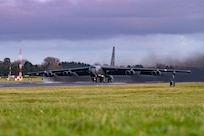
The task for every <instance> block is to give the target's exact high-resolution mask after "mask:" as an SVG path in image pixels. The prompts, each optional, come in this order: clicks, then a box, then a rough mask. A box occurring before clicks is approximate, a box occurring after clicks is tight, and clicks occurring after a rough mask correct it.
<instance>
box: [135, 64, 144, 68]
mask: <svg viewBox="0 0 204 136" xmlns="http://www.w3.org/2000/svg"><path fill="white" fill-rule="evenodd" d="M135 68H144V66H143V65H141V64H137V65H135Z"/></svg>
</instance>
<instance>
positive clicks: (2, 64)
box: [0, 57, 89, 76]
mask: <svg viewBox="0 0 204 136" xmlns="http://www.w3.org/2000/svg"><path fill="white" fill-rule="evenodd" d="M19 63H20V61H14V62H11V59H10V58H4V60H3V61H0V76H8V75H9V73H10V71H11V74H12V75H18V74H19ZM83 66H89V64H85V63H82V62H74V61H71V62H60V60H59V59H58V58H55V57H46V58H45V59H44V60H43V62H42V64H35V65H34V64H32V63H31V62H30V61H28V60H23V74H24V75H25V74H26V73H28V72H36V71H45V70H54V69H64V68H74V67H83Z"/></svg>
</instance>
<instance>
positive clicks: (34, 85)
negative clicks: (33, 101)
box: [0, 82, 133, 88]
mask: <svg viewBox="0 0 204 136" xmlns="http://www.w3.org/2000/svg"><path fill="white" fill-rule="evenodd" d="M127 84H129V83H121V82H120V83H119V82H118V83H92V82H74V83H63V82H62V83H61V82H52V83H13V84H0V88H46V87H47V88H48V87H68V86H114V85H127ZM130 84H133V83H130Z"/></svg>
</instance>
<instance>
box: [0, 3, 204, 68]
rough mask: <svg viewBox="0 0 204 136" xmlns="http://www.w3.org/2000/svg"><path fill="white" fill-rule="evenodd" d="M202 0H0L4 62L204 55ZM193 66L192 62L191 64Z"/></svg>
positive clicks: (136, 60) (148, 60) (147, 60)
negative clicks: (21, 59)
mask: <svg viewBox="0 0 204 136" xmlns="http://www.w3.org/2000/svg"><path fill="white" fill-rule="evenodd" d="M203 7H204V1H203V0H0V50H1V52H0V60H2V61H3V59H4V58H6V57H9V58H10V59H11V61H15V60H18V58H19V50H20V49H22V52H23V58H24V59H26V60H28V61H30V62H31V63H32V64H41V63H42V62H43V60H44V58H46V57H56V58H59V59H60V61H77V62H84V63H89V64H94V63H100V64H110V60H111V52H112V47H113V46H115V47H116V65H135V64H142V65H145V66H148V65H155V64H156V63H167V64H172V63H173V62H181V61H185V62H186V61H187V60H189V59H191V62H192V61H193V59H192V58H201V57H202V56H204V14H203V13H204V8H203ZM188 64H189V63H188ZM189 65H190V64H189Z"/></svg>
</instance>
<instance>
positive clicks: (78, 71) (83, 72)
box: [27, 47, 191, 86]
mask: <svg viewBox="0 0 204 136" xmlns="http://www.w3.org/2000/svg"><path fill="white" fill-rule="evenodd" d="M163 73H172V80H171V81H170V86H175V75H176V73H191V71H190V70H176V69H157V68H131V67H117V66H115V47H113V51H112V58H111V64H110V66H100V65H92V66H86V67H79V68H67V69H57V70H47V71H38V72H30V73H27V75H30V76H43V77H56V76H66V77H76V78H75V79H77V77H81V76H89V77H90V79H91V80H92V81H93V82H113V80H114V75H130V76H131V75H132V76H133V75H152V76H162V74H163Z"/></svg>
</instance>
